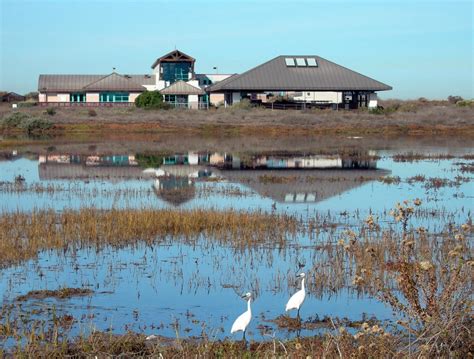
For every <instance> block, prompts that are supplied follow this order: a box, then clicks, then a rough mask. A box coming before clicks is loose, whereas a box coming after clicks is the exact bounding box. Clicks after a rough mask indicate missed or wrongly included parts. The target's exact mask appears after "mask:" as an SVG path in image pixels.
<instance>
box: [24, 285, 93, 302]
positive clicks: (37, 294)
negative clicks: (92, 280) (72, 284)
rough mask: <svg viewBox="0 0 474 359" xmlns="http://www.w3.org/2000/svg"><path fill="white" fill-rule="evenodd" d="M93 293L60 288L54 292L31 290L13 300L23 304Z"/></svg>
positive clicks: (84, 289) (83, 289) (87, 290)
mask: <svg viewBox="0 0 474 359" xmlns="http://www.w3.org/2000/svg"><path fill="white" fill-rule="evenodd" d="M92 293H94V291H93V290H91V289H88V288H67V287H64V288H60V289H56V290H33V291H30V292H28V293H26V294H24V295H20V296H18V297H17V298H16V299H15V300H16V301H18V302H24V301H26V300H30V299H45V298H57V299H66V298H71V297H77V296H86V295H91V294H92Z"/></svg>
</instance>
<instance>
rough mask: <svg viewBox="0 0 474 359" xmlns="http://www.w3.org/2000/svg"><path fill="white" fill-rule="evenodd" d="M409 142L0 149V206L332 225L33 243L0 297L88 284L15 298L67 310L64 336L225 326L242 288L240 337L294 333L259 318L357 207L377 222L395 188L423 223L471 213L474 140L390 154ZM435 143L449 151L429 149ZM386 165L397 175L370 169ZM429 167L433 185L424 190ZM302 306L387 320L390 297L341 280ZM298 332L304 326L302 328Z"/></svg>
mask: <svg viewBox="0 0 474 359" xmlns="http://www.w3.org/2000/svg"><path fill="white" fill-rule="evenodd" d="M408 152H410V149H407V148H394V149H390V150H387V149H378V148H370V149H365V150H363V151H359V152H357V153H352V154H351V156H349V157H348V156H347V153H344V152H343V151H341V152H338V151H333V152H332V153H330V154H327V153H326V154H324V155H322V154H320V153H319V154H318V153H311V152H309V151H304V152H302V151H297V152H289V151H281V150H279V151H274V152H271V151H263V152H259V151H247V152H236V151H234V152H228V151H222V152H220V151H183V150H181V151H179V152H178V151H175V152H173V151H172V150H167V151H163V150H160V151H158V152H156V153H151V154H150V152H147V153H146V155H145V154H142V153H137V152H125V151H124V152H121V153H115V154H110V153H108V154H106V155H102V154H97V152H96V151H90V153H84V152H82V153H81V154H80V155H77V154H74V153H73V152H60V151H55V152H46V151H38V153H33V154H31V153H30V154H28V156H26V155H25V154H22V153H21V149H20V151H19V152H18V153H20V154H15V153H13V152H5V154H4V158H5V160H3V161H0V182H1V185H0V210H1V211H2V212H12V211H17V210H21V211H31V210H33V209H42V208H52V209H54V210H56V211H61V210H62V209H64V208H81V207H91V206H93V207H98V208H104V209H110V208H150V207H151V208H181V209H192V208H217V209H237V210H243V211H254V210H262V211H265V212H269V213H270V212H275V213H287V214H292V215H296V216H297V217H298V218H302V219H303V220H304V221H307V220H309V219H311V218H314V217H315V216H323V217H324V216H328V218H331V220H332V221H333V222H335V223H338V227H337V229H333V230H331V229H328V230H322V231H321V232H320V233H319V234H318V235H317V236H316V237H315V238H310V237H308V236H301V235H300V236H298V238H296V239H293V240H291V241H289V244H288V246H287V247H286V248H283V249H277V248H254V249H251V250H250V249H247V250H238V249H236V248H233V247H230V246H223V245H218V244H216V243H215V242H214V243H213V242H212V241H209V240H207V239H206V238H201V239H200V240H199V241H197V243H193V244H189V243H186V241H180V240H176V239H171V238H170V239H169V240H168V241H167V242H165V243H162V244H160V245H153V246H147V245H145V244H143V243H138V244H136V245H134V246H133V247H126V248H120V249H117V248H110V247H107V248H105V249H103V250H101V251H95V250H94V249H91V248H83V249H79V250H71V251H69V252H67V253H62V252H61V253H56V252H54V251H45V252H43V253H39V255H38V258H37V259H35V260H30V261H28V262H26V263H22V264H20V265H18V266H14V267H9V268H6V269H4V270H2V271H0V293H1V294H2V300H3V303H4V304H7V303H11V302H12V301H13V300H14V298H15V297H17V296H18V295H21V294H25V293H27V292H28V291H30V290H40V289H57V288H59V287H66V286H67V287H87V288H90V289H92V290H94V291H95V294H94V295H92V296H87V297H76V298H71V299H67V300H56V299H47V300H42V301H38V300H30V301H28V302H27V303H26V304H25V305H26V307H28V308H29V309H32V308H36V309H38V308H44V307H45V306H46V307H52V306H54V307H55V310H57V311H58V313H60V314H61V313H68V314H71V315H73V316H74V318H76V319H77V322H76V324H75V326H74V328H73V331H72V333H73V334H78V333H81V332H89V331H90V330H91V329H99V330H112V331H113V332H114V333H124V332H126V331H127V330H134V331H138V332H143V333H146V334H160V335H165V336H171V337H174V336H176V335H179V336H180V337H189V336H201V335H203V333H205V335H207V336H209V337H211V338H225V337H227V336H229V331H230V326H231V324H232V321H233V320H234V319H235V318H236V317H237V315H239V314H240V313H241V312H243V311H244V310H245V308H246V307H245V305H246V304H245V302H244V301H243V300H242V299H240V297H239V295H240V294H242V293H244V292H246V291H252V292H253V293H255V297H256V298H255V301H254V303H253V313H254V317H253V321H252V323H251V326H250V329H249V332H248V337H249V338H254V339H262V338H268V335H276V336H278V337H281V338H286V337H291V336H294V335H295V333H292V332H289V331H286V330H284V329H279V328H278V327H277V326H276V325H275V324H274V323H272V322H270V321H269V320H271V319H275V318H276V317H278V316H279V315H281V314H282V313H283V311H284V307H285V304H286V301H287V300H288V298H289V296H290V295H291V294H292V293H293V292H294V291H296V290H297V287H296V286H295V285H294V284H295V283H294V282H295V275H296V274H297V272H298V270H299V263H303V264H304V268H305V269H304V270H306V271H311V270H314V268H315V267H317V262H318V260H320V257H319V255H320V253H319V250H318V244H321V243H323V242H324V241H327V240H328V239H330V238H332V237H333V236H335V235H336V234H337V233H339V232H340V230H342V229H343V228H346V227H349V226H351V225H353V224H354V223H357V222H358V221H360V220H363V219H364V218H365V217H366V216H367V215H369V214H374V215H375V216H377V217H379V218H380V220H381V222H382V224H383V225H390V219H389V215H388V212H389V210H390V209H391V208H393V206H394V205H395V204H396V203H397V202H400V201H402V200H404V199H410V200H413V199H415V198H419V199H421V200H422V202H423V208H424V209H425V210H426V212H427V213H429V212H433V213H436V216H435V217H433V216H431V217H430V216H428V215H427V216H419V217H417V218H416V219H415V222H416V225H423V226H425V227H427V228H429V229H431V230H440V229H442V228H443V226H445V225H446V224H447V223H449V222H454V223H464V222H465V221H466V220H467V219H468V218H469V217H470V211H471V210H472V203H473V202H472V199H473V195H474V190H473V185H472V182H471V181H472V178H473V175H472V173H471V172H462V171H461V164H460V163H464V164H466V163H467V164H471V165H472V162H473V161H472V159H470V158H472V157H469V155H472V154H473V148H465V147H464V148H456V150H455V151H454V152H453V150H452V149H450V148H445V147H442V146H440V147H435V148H433V147H431V148H430V149H429V150H426V149H425V150H423V149H422V150H421V151H420V149H417V150H416V152H417V153H421V154H425V155H426V156H431V157H432V158H425V159H421V160H418V161H413V162H399V161H397V160H396V157H394V156H396V155H398V154H400V153H408ZM12 153H13V154H15V155H12ZM448 153H449V154H451V155H452V158H451V157H450V158H446V156H438V155H439V154H442V155H446V154H448ZM438 157H441V158H438ZM418 175H424V176H425V181H423V182H413V183H408V180H409V179H410V178H413V177H414V176H418ZM18 176H21V177H18ZM397 177H400V182H398V181H395V182H394V183H387V181H386V180H385V181H384V180H382V178H397ZM15 178H16V182H15ZM430 178H441V179H444V180H446V183H445V184H444V185H443V186H441V187H440V188H433V186H430V185H429V179H430ZM316 275H317V273H316ZM310 288H311V287H310ZM292 314H293V315H295V313H292ZM42 315H43V314H42V313H40V314H38V316H39V317H41V316H42ZM301 315H302V317H303V319H304V320H312V319H315V318H317V317H319V318H322V317H324V316H332V317H339V318H344V317H347V318H349V319H351V320H360V319H361V318H363V317H364V316H369V317H371V316H375V317H377V318H378V319H380V320H391V319H393V318H394V317H393V314H392V312H391V310H390V308H388V307H386V306H384V305H383V304H382V303H380V302H379V301H377V300H376V299H374V298H370V297H368V296H367V295H363V294H361V293H358V292H357V291H356V290H354V288H352V287H351V286H347V287H345V288H341V289H337V290H336V291H335V292H334V291H330V290H325V291H322V292H315V291H311V290H310V291H309V293H308V297H307V299H306V302H305V303H304V305H303V308H302V310H301ZM177 333H178V334H177ZM309 334H314V331H313V332H311V331H309V330H306V331H303V332H302V333H301V335H309Z"/></svg>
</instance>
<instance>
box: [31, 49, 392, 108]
mask: <svg viewBox="0 0 474 359" xmlns="http://www.w3.org/2000/svg"><path fill="white" fill-rule="evenodd" d="M195 63H196V60H195V59H194V58H193V57H191V56H189V55H187V54H185V53H184V52H182V51H180V50H174V51H171V52H169V53H168V54H166V55H164V56H161V57H159V58H158V59H156V60H155V61H154V62H153V64H152V65H151V69H152V72H151V74H142V75H128V74H119V73H117V72H115V70H114V71H113V72H112V73H111V74H107V75H40V76H39V81H38V92H39V102H40V104H43V105H49V104H55V105H62V106H72V105H74V106H112V105H122V106H129V105H131V104H133V103H134V101H135V99H136V98H137V96H138V95H140V93H142V92H144V91H160V93H161V94H162V95H163V97H164V100H165V101H166V102H168V103H169V104H171V105H173V106H175V107H186V108H208V106H209V104H213V105H219V104H222V105H225V106H227V105H232V104H235V103H238V102H240V101H241V100H242V99H244V98H248V99H251V100H253V101H256V102H259V103H262V104H263V105H265V104H267V105H268V104H269V98H272V97H273V99H274V100H275V99H278V98H282V99H284V100H285V101H287V102H290V103H294V104H298V103H299V104H307V105H308V106H316V105H317V106H334V105H336V106H339V105H340V106H341V107H343V108H347V109H349V108H357V107H360V106H367V107H376V106H377V95H376V91H385V90H390V89H391V87H390V86H388V85H385V84H383V83H381V82H379V81H376V80H374V79H372V78H370V77H367V76H364V75H362V74H359V73H357V72H355V71H352V70H349V69H347V68H345V67H343V66H340V65H337V64H335V63H333V62H331V61H328V60H326V59H323V58H322V57H319V56H306V55H305V56H293V55H292V56H289V55H287V56H278V57H276V58H274V59H272V60H270V61H268V62H266V63H264V64H262V65H259V66H257V67H255V68H253V69H250V70H248V71H246V72H244V73H242V74H240V75H239V74H217V73H216V74H196V73H195V68H194V67H195ZM274 100H273V101H272V103H276V102H275V101H274ZM272 106H273V105H272Z"/></svg>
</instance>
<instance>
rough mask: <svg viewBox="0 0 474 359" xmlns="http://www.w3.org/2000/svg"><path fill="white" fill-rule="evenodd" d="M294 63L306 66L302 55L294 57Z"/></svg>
mask: <svg viewBox="0 0 474 359" xmlns="http://www.w3.org/2000/svg"><path fill="white" fill-rule="evenodd" d="M296 65H298V66H306V61H305V59H303V58H302V57H299V58H297V59H296Z"/></svg>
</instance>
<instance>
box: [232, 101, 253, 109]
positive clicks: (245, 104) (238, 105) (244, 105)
mask: <svg viewBox="0 0 474 359" xmlns="http://www.w3.org/2000/svg"><path fill="white" fill-rule="evenodd" d="M252 107H253V106H252V104H251V102H250V100H249V99H247V98H244V99H242V100H240V102H237V103H234V104H233V105H232V108H235V109H241V110H250V109H251V108H252Z"/></svg>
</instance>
